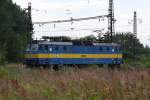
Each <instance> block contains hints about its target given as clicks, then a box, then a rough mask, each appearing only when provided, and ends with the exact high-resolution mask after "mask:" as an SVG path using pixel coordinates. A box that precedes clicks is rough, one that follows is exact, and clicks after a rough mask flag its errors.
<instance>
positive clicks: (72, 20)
mask: <svg viewBox="0 0 150 100" xmlns="http://www.w3.org/2000/svg"><path fill="white" fill-rule="evenodd" d="M105 17H108V15H102V16H94V17H86V18H71V19H68V20H56V21H47V22H33V24H51V23H65V22H75V21H84V20H91V19H100V18H105Z"/></svg>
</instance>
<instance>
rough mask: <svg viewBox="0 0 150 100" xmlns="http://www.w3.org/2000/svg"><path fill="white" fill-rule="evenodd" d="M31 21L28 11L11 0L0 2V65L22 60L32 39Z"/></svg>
mask: <svg viewBox="0 0 150 100" xmlns="http://www.w3.org/2000/svg"><path fill="white" fill-rule="evenodd" d="M29 21H30V19H29V17H28V14H27V13H26V11H24V10H23V9H21V8H20V7H19V6H17V5H16V4H13V2H12V1H11V0H0V22H1V23H0V63H2V62H4V61H9V62H14V61H15V62H16V61H19V60H20V58H21V57H22V53H23V51H24V49H25V47H26V44H27V43H28V40H29V39H30V40H31V38H32V34H30V33H31V31H32V29H30V30H29V29H28V26H29V25H28V23H27V22H29Z"/></svg>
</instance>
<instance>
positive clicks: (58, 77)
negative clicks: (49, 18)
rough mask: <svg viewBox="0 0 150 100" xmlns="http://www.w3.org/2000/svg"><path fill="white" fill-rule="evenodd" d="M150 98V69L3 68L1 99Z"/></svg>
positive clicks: (0, 76) (82, 99)
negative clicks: (58, 69) (53, 69)
mask: <svg viewBox="0 0 150 100" xmlns="http://www.w3.org/2000/svg"><path fill="white" fill-rule="evenodd" d="M21 99H23V100H27V99H28V100H150V70H148V69H145V70H144V69H143V70H120V71H114V72H113V71H109V70H107V69H105V68H103V69H95V68H87V69H81V70H79V69H73V68H71V69H66V70H61V71H52V70H50V69H29V68H28V69H27V68H24V67H23V66H22V65H9V66H1V67H0V100H21Z"/></svg>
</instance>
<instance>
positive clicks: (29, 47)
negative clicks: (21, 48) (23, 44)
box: [26, 44, 38, 51]
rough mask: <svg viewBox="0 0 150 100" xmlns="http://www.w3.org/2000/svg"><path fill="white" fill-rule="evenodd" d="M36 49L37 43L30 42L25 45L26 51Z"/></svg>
mask: <svg viewBox="0 0 150 100" xmlns="http://www.w3.org/2000/svg"><path fill="white" fill-rule="evenodd" d="M30 50H31V51H37V50H38V44H31V45H28V46H27V49H26V51H30Z"/></svg>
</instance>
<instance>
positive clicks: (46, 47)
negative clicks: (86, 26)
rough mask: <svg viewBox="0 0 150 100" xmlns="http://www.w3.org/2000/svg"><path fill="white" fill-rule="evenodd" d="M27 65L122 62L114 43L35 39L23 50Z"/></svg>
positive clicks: (118, 48)
mask: <svg viewBox="0 0 150 100" xmlns="http://www.w3.org/2000/svg"><path fill="white" fill-rule="evenodd" d="M25 63H26V64H27V65H32V66H38V65H43V66H44V65H85V64H98V65H103V64H107V65H111V66H112V65H120V64H122V63H123V57H122V51H121V47H120V46H119V45H118V44H115V43H93V42H84V41H69V42H52V41H36V42H33V43H32V44H30V45H29V47H28V48H27V50H26V52H25Z"/></svg>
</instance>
